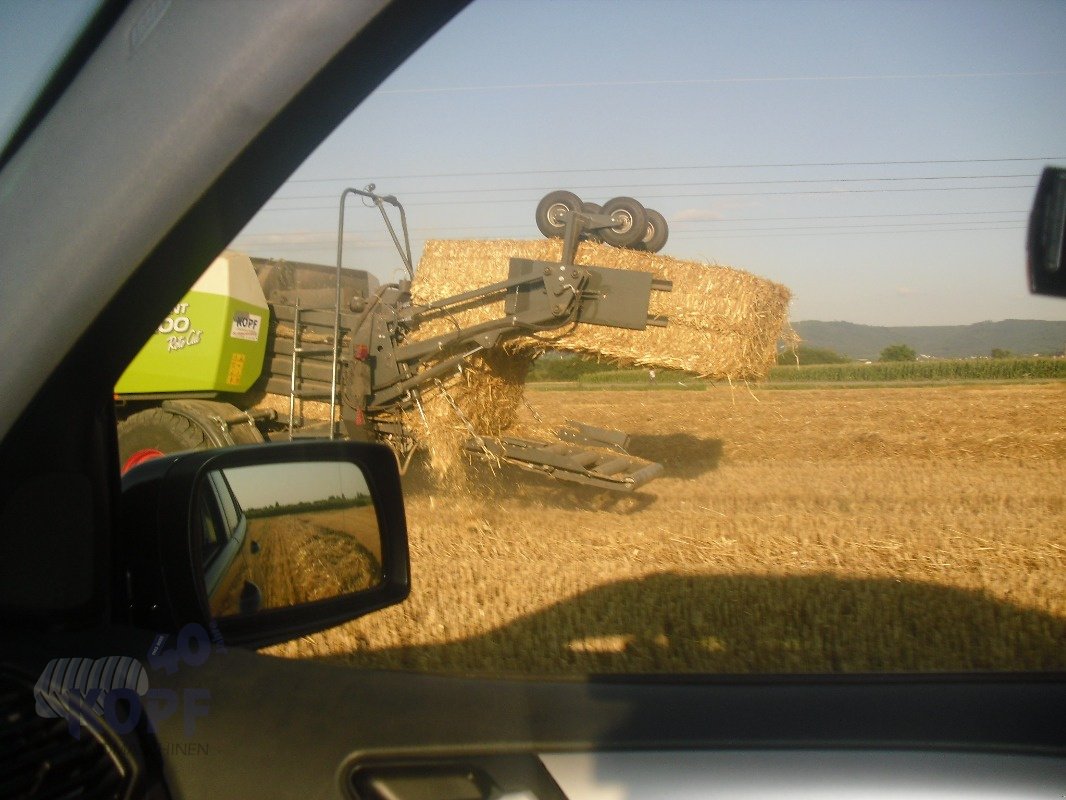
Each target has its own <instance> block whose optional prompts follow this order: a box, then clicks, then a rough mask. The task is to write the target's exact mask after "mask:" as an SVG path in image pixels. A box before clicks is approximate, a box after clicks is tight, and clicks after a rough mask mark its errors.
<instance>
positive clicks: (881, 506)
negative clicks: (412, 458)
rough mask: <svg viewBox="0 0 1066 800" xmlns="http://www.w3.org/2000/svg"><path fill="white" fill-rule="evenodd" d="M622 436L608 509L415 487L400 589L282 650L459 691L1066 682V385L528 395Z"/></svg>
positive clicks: (488, 486) (481, 479) (541, 489)
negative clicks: (605, 681) (1015, 677)
mask: <svg viewBox="0 0 1066 800" xmlns="http://www.w3.org/2000/svg"><path fill="white" fill-rule="evenodd" d="M530 399H531V401H532V403H533V405H534V407H535V408H536V409H537V410H538V411H539V412H540V413H541V414H542V415H543V416H545V417H546V418H548V419H552V420H561V419H562V418H563V417H572V418H574V419H579V420H582V421H585V422H589V423H592V424H598V425H607V426H613V427H617V428H622V429H625V430H627V431H628V432H630V433H631V434H632V435H633V440H632V441H633V444H632V448H631V449H632V451H633V452H634V454H636V455H640V456H644V457H647V458H651V459H655V460H659V461H661V462H662V463H663V464H664V465H665V467H666V474H665V476H664V477H662V478H660V479H658V480H656V481H654V482H653V483H651V484H649V485H648V486H647V487H646V488H645V491H644V492H643V493H642V495H641V496H626V497H621V498H618V497H615V496H613V495H612V496H605V495H603V494H600V493H596V492H589V491H584V490H581V489H580V488H570V487H568V486H567V485H564V484H561V483H555V482H551V481H548V480H545V479H541V478H538V477H537V476H534V475H526V474H525V473H521V472H518V471H514V470H509V471H507V472H506V473H504V474H503V475H502V476H500V477H493V476H492V475H491V474H490V473H489V472H488V471H487V470H484V469H480V470H477V471H476V478H475V480H473V481H471V487H472V489H471V494H469V495H467V494H461V495H460V494H444V493H442V492H440V490H436V489H432V488H431V487H432V486H433V483H432V482H431V481H428V480H427V479H426V476H425V474H424V473H421V474H410V475H409V476H408V478H407V479H406V486H405V488H406V491H407V492H408V498H407V502H408V509H409V511H408V513H409V519H410V527H411V546H412V573H413V584H414V585H413V591H412V595H411V598H410V599H409V600H408V601H407V602H405V603H404V604H402V605H400V606H397V607H395V608H391V609H387V610H385V611H382V612H379V613H377V614H374V615H372V616H370V617H367V618H365V619H363V620H358V621H356V622H353V623H350V624H348V625H345V626H342V627H340V628H336V629H333V630H331V631H327V632H325V633H323V634H320V635H318V636H315V637H309V638H307V639H304V640H301V641H300V642H296V643H290V644H288V645H283V646H280V647H278V648H276V649H275V652H279V653H282V654H289V655H295V654H299V655H303V656H308V655H317V656H321V657H325V658H329V659H331V660H337V661H340V662H344V663H350V664H352V665H355V666H360V667H389V668H393V667H395V668H413V669H420V670H431V671H457V672H464V673H479V674H485V673H494V674H506V673H522V674H580V673H587V672H648V671H652V672H662V671H680V672H691V671H695V672H775V671H785V672H823V671H867V670H878V671H880V670H889V671H910V670H973V669H978V670H980V669H1005V670H1038V669H1063V668H1066V498H1064V492H1063V486H1064V485H1066V424H1064V423H1066V411H1064V408H1066V385H1063V384H1048V385H1018V386H990V387H984V386H966V387H957V386H955V387H934V388H925V387H923V388H891V389H870V388H867V389H861V390H848V389H829V390H806V389H797V390H795V391H790V392H774V391H755V393H750V392H748V391H747V390H737V391H735V392H731V391H730V390H729V389H728V388H716V389H710V390H708V391H704V392H683V391H669V390H662V391H657V392H639V393H635V392H617V391H610V390H605V391H583V392H565V391H557V392H535V391H534V392H530Z"/></svg>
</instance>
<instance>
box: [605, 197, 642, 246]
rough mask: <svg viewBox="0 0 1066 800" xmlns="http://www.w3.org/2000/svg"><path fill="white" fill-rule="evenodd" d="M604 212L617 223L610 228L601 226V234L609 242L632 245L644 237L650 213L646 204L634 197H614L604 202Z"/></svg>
mask: <svg viewBox="0 0 1066 800" xmlns="http://www.w3.org/2000/svg"><path fill="white" fill-rule="evenodd" d="M603 213H604V214H606V215H607V216H609V217H610V218H611V219H612V220H613V221H614V223H615V224H614V225H613V226H611V227H610V228H600V236H601V237H603V241H605V242H607V244H609V245H614V246H615V247H632V246H633V245H635V244H636V243H637V242H639V241H640V240H641V239H643V238H644V234H645V233H646V232H647V229H648V215H647V213H646V212H645V211H644V206H642V205H641V204H640V203H639V202H637V201H636V200H634V199H633V198H632V197H612V198H611V199H610V200H608V201H607V202H606V203H604V204H603Z"/></svg>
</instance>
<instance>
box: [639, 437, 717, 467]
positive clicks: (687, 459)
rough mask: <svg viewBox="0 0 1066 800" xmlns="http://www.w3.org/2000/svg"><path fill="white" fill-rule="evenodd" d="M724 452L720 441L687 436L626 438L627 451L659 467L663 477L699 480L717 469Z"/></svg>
mask: <svg viewBox="0 0 1066 800" xmlns="http://www.w3.org/2000/svg"><path fill="white" fill-rule="evenodd" d="M724 450H725V443H724V442H723V441H722V440H721V439H702V438H700V437H699V436H693V435H692V434H690V433H663V434H646V435H639V436H631V437H630V439H629V452H630V453H631V454H632V455H635V456H637V457H638V458H646V459H647V460H648V461H657V462H659V463H660V464H662V465H663V468H664V471H663V477H664V478H698V477H699V476H700V475H703V474H704V473H707V472H710V471H711V470H715V469H718V463H719V462H720V461H721V460H722V453H723V452H724Z"/></svg>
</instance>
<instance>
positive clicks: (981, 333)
mask: <svg viewBox="0 0 1066 800" xmlns="http://www.w3.org/2000/svg"><path fill="white" fill-rule="evenodd" d="M792 327H793V328H795V329H796V332H797V333H798V334H799V335H800V336H801V337H802V338H803V342H804V344H807V345H810V346H811V347H827V348H829V349H830V350H835V351H837V352H838V353H842V354H844V355H848V356H851V357H852V358H857V359H871V360H874V359H876V358H877V357H878V355H880V353H881V351H882V350H883V349H884V348H885V347H887V346H888V345H890V344H906V345H910V346H911V347H913V348H914V349H915V350H917V351H918V352H919V353H922V354H924V355H929V356H935V357H937V358H966V357H968V356H987V355H989V353H991V352H992V348H993V347H998V348H1000V349H1002V350H1010V351H1011V352H1012V353H1015V354H1017V355H1027V356H1031V355H1033V354H1034V353H1040V354H1041V355H1054V354H1057V353H1062V352H1063V349H1064V348H1066V322H1051V321H1047V320H1038V319H1005V320H1002V321H1000V322H978V323H975V324H973V325H924V326H913V327H898V328H882V327H877V326H874V325H856V324H855V323H852V322H819V321H817V320H807V321H804V322H794V323H792Z"/></svg>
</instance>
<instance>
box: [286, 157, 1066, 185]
mask: <svg viewBox="0 0 1066 800" xmlns="http://www.w3.org/2000/svg"><path fill="white" fill-rule="evenodd" d="M1064 159H1066V156H1028V157H1011V158H941V159H925V160H915V161H806V162H804V161H797V162H793V163H782V164H766V163H764V164H702V165H699V164H689V165H684V164H682V165H679V166H672V167H666V166H660V167H576V168H572V169H522V170H510V171H504V170H491V171H488V172H436V173H432V172H431V173H424V174H417V173H409V174H407V175H378V176H376V177H374V179H373V180H374V181H395V180H406V179H408V178H418V179H424V178H467V177H485V176H493V175H573V174H576V173H583V172H584V173H587V172H662V171H669V170H694V169H785V168H793V167H884V166H908V165H909V166H914V165H924V164H997V163H1010V162H1020V161H1061V160H1064ZM366 180H367V178H366V177H363V178H291V179H290V180H287V181H286V182H285V183H360V182H365V181H366Z"/></svg>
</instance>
